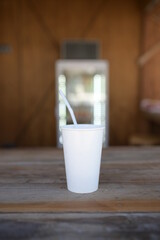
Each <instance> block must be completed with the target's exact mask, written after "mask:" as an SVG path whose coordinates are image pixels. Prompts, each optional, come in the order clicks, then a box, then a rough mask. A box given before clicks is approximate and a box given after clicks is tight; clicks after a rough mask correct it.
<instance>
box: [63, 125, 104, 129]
mask: <svg viewBox="0 0 160 240" xmlns="http://www.w3.org/2000/svg"><path fill="white" fill-rule="evenodd" d="M104 128H105V127H104V126H102V125H96V124H78V127H76V126H75V125H74V124H67V125H64V126H62V127H60V129H61V130H69V131H79V130H80V131H94V130H104Z"/></svg>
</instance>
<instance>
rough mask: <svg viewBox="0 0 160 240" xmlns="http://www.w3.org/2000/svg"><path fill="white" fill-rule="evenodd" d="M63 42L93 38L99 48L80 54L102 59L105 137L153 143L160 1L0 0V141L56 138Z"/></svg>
mask: <svg viewBox="0 0 160 240" xmlns="http://www.w3.org/2000/svg"><path fill="white" fill-rule="evenodd" d="M64 42H65V43H66V42H69V43H71V44H70V45H67V46H69V47H70V49H71V51H72V46H73V45H72V43H79V47H80V45H81V44H82V45H83V44H84V45H85V43H87V44H89V43H90V44H92V43H96V44H95V49H98V50H97V51H98V54H95V56H92V57H88V58H87V56H84V58H85V59H84V61H85V60H86V59H87V60H90V59H92V60H93V59H94V60H95V61H102V62H103V61H106V63H107V69H105V70H104V72H103V71H102V73H103V74H104V78H103V75H100V73H98V74H99V75H96V78H94V79H98V77H99V76H101V77H102V79H106V81H107V84H105V83H104V84H102V85H103V86H101V87H102V88H103V91H102V92H103V94H104V93H105V92H106V98H105V101H106V102H107V104H105V110H104V112H105V113H106V114H105V116H103V118H104V119H103V120H104V121H105V122H107V126H106V128H107V135H106V136H107V138H108V143H107V145H110V146H113V145H157V144H158V145H159V144H160V102H159V100H160V66H159V63H160V1H158V0H157V1H156V0H121V1H119V0H99V1H95V0H76V1H73V0H68V1H65V0H59V1H55V0H45V1H44V0H38V1H36V0H0V147H7V148H10V147H43V146H54V147H55V146H58V143H57V131H58V127H59V125H58V124H59V122H58V120H57V119H59V116H58V115H57V114H59V112H60V110H59V111H58V110H57V109H59V98H58V97H57V90H58V87H59V85H58V84H59V81H60V79H59V76H60V77H61V81H62V82H63V80H64V77H65V76H68V75H67V73H66V75H65V74H64V72H62V74H61V73H60V72H58V74H59V75H57V71H59V70H57V69H56V68H57V61H59V60H60V59H61V60H65V61H67V56H66V55H65V54H64V47H66V45H65V44H64ZM85 46H86V45H85ZM83 50H84V48H83ZM77 52H79V51H78V50H77ZM72 58H73V59H76V58H77V59H76V61H77V60H78V59H80V60H81V62H83V56H79V57H76V56H74V57H72V54H71V55H68V59H72ZM62 62H63V61H62ZM87 69H88V67H87ZM63 71H66V70H63ZM68 74H69V73H68ZM79 74H80V73H79ZM83 75H85V78H86V79H89V77H91V75H90V76H89V77H86V74H84V72H83ZM76 78H77V76H76ZM70 79H72V77H70ZM78 79H79V78H78ZM81 80H82V79H81ZM68 81H69V80H68ZM70 81H71V80H70ZM77 81H80V80H77ZM83 81H84V78H83ZM83 81H81V83H83ZM87 81H89V80H86V84H87ZM95 81H98V80H95ZM73 82H74V79H73ZM84 84H85V83H84ZM73 85H74V84H72V87H70V89H72V88H73ZM68 86H69V85H68ZM95 86H96V85H95ZM66 87H67V85H66ZM82 88H83V84H81V86H80V85H79V88H77V89H79V91H81V92H83V91H82ZM90 88H91V87H90ZM90 88H89V87H88V89H90ZM86 89H87V87H86ZM95 89H97V88H96V87H95ZM66 91H69V90H66ZM74 91H75V90H74ZM84 91H87V90H84ZM88 91H91V90H88ZM88 96H89V95H88ZM85 97H87V95H85ZM75 99H76V95H75V96H74V95H72V99H71V102H72V103H74V100H75ZM72 100H73V101H72ZM88 101H89V102H90V101H91V99H90V98H89V97H88ZM103 101H104V99H103ZM77 106H78V105H77ZM93 108H94V109H96V106H95V105H94V107H93ZM103 108H104V106H102V108H101V110H103ZM78 109H81V106H79V108H78ZM93 111H94V110H93ZM102 112H103V111H102ZM76 115H77V117H78V110H77V112H76ZM83 116H84V119H87V116H86V115H85V111H82V112H81V114H80V117H81V118H82V119H83ZM82 122H83V121H82ZM84 122H85V120H84ZM105 124H106V123H105Z"/></svg>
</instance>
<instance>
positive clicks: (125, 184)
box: [0, 147, 160, 240]
mask: <svg viewBox="0 0 160 240" xmlns="http://www.w3.org/2000/svg"><path fill="white" fill-rule="evenodd" d="M3 239H4V240H7V239H16V240H17V239H21V240H23V239H47V240H48V239H160V147H140V148H133V147H132V148H128V147H122V148H109V149H107V150H103V154H102V164H101V174H100V185H99V190H98V191H96V192H94V193H90V194H76V193H71V192H69V191H68V190H67V189H66V178H65V169H64V160H63V152H62V150H57V149H22V150H0V240H3Z"/></svg>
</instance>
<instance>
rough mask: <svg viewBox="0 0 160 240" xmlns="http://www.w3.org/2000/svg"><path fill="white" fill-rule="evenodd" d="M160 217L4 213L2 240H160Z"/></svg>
mask: <svg viewBox="0 0 160 240" xmlns="http://www.w3.org/2000/svg"><path fill="white" fill-rule="evenodd" d="M159 235H160V214H158V213H157V214H155V213H154V214H153V213H150V214H145V213H144V214H142V213H130V214H128V213H117V214H114V215H113V214H110V213H105V214H101V213H96V214H95V213H92V214H86V213H78V214H76V213H75V214H73V213H72V214H64V213H62V214H56V213H52V214H47V213H46V214H0V239H1V240H6V239H7V240H13V239H15V240H19V239H21V240H23V239H45V240H50V239H65V240H72V239H78V240H79V239H87V240H90V239H102V240H104V239H124V240H128V239H134V240H140V239H151V240H152V239H153V240H159Z"/></svg>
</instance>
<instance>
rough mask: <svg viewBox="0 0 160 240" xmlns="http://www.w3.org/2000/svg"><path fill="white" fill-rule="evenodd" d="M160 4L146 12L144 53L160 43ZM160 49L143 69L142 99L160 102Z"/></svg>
mask: <svg viewBox="0 0 160 240" xmlns="http://www.w3.org/2000/svg"><path fill="white" fill-rule="evenodd" d="M159 29H160V3H157V4H154V5H152V6H150V8H148V9H147V10H146V11H145V12H144V19H143V31H144V35H143V52H146V51H148V50H149V49H152V48H153V47H154V46H156V45H157V43H159V41H160V31H159ZM159 62H160V49H157V51H155V53H154V55H153V56H152V57H151V58H150V59H149V60H148V61H147V62H146V63H145V64H144V66H143V67H142V85H141V98H142V99H143V98H150V99H156V100H160V81H159V79H160V70H159Z"/></svg>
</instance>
